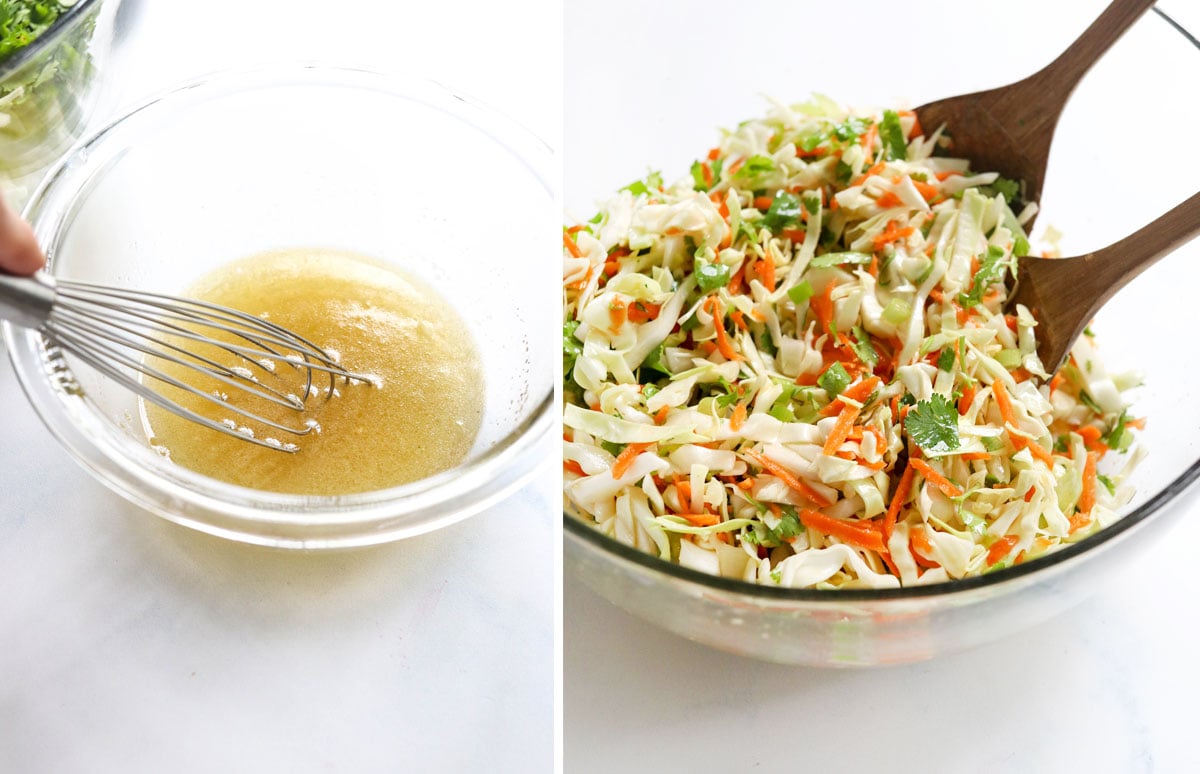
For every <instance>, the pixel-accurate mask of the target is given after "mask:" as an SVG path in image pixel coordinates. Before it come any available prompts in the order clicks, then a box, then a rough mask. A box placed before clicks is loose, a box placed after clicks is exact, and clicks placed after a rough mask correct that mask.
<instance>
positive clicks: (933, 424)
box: [904, 393, 962, 452]
mask: <svg viewBox="0 0 1200 774" xmlns="http://www.w3.org/2000/svg"><path fill="white" fill-rule="evenodd" d="M904 429H905V430H906V431H907V432H908V437H909V438H911V439H912V440H913V443H915V444H916V445H917V446H920V447H921V448H922V449H924V450H925V451H927V452H949V451H954V450H955V449H957V448H958V447H959V446H960V445H962V440H961V439H960V438H959V436H958V409H957V408H955V406H954V404H953V403H951V402H950V401H949V400H948V399H947V398H946V396H945V395H941V394H937V393H935V394H934V395H932V396H931V397H930V398H929V400H923V401H920V402H918V403H917V405H916V406H914V407H913V408H912V409H911V410H910V411H909V412H908V416H907V417H905V419H904Z"/></svg>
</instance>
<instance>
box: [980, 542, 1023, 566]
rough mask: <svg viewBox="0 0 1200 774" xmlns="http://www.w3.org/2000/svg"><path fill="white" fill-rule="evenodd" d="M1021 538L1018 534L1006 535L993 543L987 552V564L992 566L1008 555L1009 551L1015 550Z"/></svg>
mask: <svg viewBox="0 0 1200 774" xmlns="http://www.w3.org/2000/svg"><path fill="white" fill-rule="evenodd" d="M1019 541H1020V538H1019V537H1017V536H1016V535H1005V536H1004V537H1002V538H1000V539H999V540H997V541H996V542H995V543H992V547H991V548H989V549H988V552H987V566H988V567H991V566H992V565H993V564H995V563H996V562H998V561H1000V560H1001V559H1003V558H1004V557H1006V556H1008V552H1009V551H1012V550H1013V547H1014V546H1016V545H1017V543H1018V542H1019Z"/></svg>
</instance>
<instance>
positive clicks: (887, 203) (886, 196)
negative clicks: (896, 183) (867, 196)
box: [875, 191, 904, 210]
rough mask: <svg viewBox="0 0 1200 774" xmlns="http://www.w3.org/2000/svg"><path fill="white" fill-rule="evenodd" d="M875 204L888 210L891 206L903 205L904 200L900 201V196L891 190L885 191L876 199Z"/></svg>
mask: <svg viewBox="0 0 1200 774" xmlns="http://www.w3.org/2000/svg"><path fill="white" fill-rule="evenodd" d="M875 206H876V207H879V208H880V209H884V210H886V209H887V208H889V207H902V206H904V202H902V201H900V197H899V196H897V195H896V194H894V193H892V192H891V191H884V192H883V193H881V194H880V195H879V196H878V197H877V198H876V199H875Z"/></svg>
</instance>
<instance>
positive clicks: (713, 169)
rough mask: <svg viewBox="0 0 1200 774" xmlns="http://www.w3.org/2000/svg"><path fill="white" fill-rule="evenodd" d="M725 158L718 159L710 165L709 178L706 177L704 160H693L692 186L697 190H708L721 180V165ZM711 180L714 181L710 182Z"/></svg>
mask: <svg viewBox="0 0 1200 774" xmlns="http://www.w3.org/2000/svg"><path fill="white" fill-rule="evenodd" d="M724 162H725V160H724V159H717V160H716V161H714V162H712V163H711V164H710V165H709V168H708V172H709V179H708V180H705V179H704V162H703V161H693V162H692V184H693V185H692V187H693V188H694V189H695V190H697V191H707V190H708V189H710V188H712V187H713V186H714V185H716V184H717V183H719V182H720V181H721V166H722V164H724ZM709 180H711V181H712V182H711V183H710V182H709Z"/></svg>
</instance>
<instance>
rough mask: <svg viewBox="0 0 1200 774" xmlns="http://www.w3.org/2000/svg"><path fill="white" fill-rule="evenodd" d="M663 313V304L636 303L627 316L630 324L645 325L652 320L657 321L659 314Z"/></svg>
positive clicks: (631, 306)
mask: <svg viewBox="0 0 1200 774" xmlns="http://www.w3.org/2000/svg"><path fill="white" fill-rule="evenodd" d="M661 311H662V304H648V303H646V302H645V301H636V302H634V303H633V304H630V306H629V308H628V310H627V312H626V313H627V314H628V316H629V322H631V323H644V322H648V321H650V320H657V319H658V313H659V312H661Z"/></svg>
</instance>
